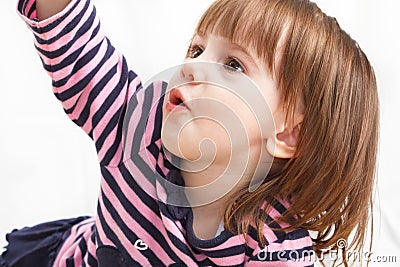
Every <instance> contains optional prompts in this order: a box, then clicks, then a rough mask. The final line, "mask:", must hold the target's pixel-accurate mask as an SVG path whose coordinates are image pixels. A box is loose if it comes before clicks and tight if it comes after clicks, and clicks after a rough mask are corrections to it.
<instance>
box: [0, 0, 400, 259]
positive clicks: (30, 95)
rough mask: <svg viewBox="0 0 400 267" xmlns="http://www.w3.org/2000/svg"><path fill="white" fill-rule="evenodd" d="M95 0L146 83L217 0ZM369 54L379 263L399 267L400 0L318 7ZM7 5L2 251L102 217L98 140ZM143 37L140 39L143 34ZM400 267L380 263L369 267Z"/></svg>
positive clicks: (1, 111) (1, 100)
mask: <svg viewBox="0 0 400 267" xmlns="http://www.w3.org/2000/svg"><path fill="white" fill-rule="evenodd" d="M137 2H139V1H126V0H125V1H123V0H114V1H106V0H96V2H95V3H96V6H97V9H98V12H99V14H100V17H101V19H102V23H103V25H104V27H105V29H106V32H107V33H108V36H109V37H110V39H111V40H112V42H113V43H114V45H115V46H117V47H118V48H119V49H120V50H121V51H123V53H124V54H125V56H126V57H127V59H128V62H129V64H130V66H131V67H132V66H133V68H134V69H135V70H136V72H137V73H138V74H139V75H141V77H142V79H143V81H146V80H147V79H149V78H150V77H151V76H152V75H154V74H156V73H158V72H159V71H162V70H164V69H165V68H167V67H171V66H174V65H176V64H179V63H180V62H181V60H182V58H183V56H184V54H185V51H186V47H187V45H188V41H189V40H190V37H191V35H192V31H193V29H194V26H195V24H196V22H197V20H198V19H199V17H200V15H201V13H202V12H203V10H204V9H205V8H206V7H207V6H208V5H209V4H210V3H211V2H212V1H211V0H201V1H200V0H186V1H182V0H168V1H162V0H147V1H144V0H143V1H140V3H137ZM316 2H317V3H318V4H319V5H320V7H321V8H322V9H323V10H324V11H325V12H326V13H327V14H329V15H331V16H335V17H336V18H337V20H338V21H339V23H340V24H341V25H342V27H343V28H344V29H345V30H346V31H347V32H348V33H350V35H351V36H352V37H353V38H354V39H356V40H357V41H358V42H359V44H360V46H361V48H362V49H363V50H364V51H365V52H366V54H367V56H368V57H369V59H370V61H371V63H372V65H373V67H374V68H375V72H376V75H377V79H378V86H379V93H380V102H381V134H380V152H379V162H378V164H379V169H378V189H377V194H376V196H375V207H374V223H375V227H374V247H373V249H372V252H373V253H374V254H373V255H375V256H385V255H386V256H388V255H397V264H399V263H400V230H399V228H398V223H399V221H400V209H399V208H398V203H400V197H399V195H400V192H399V187H400V181H399V174H398V170H397V166H398V165H399V164H400V163H399V159H400V157H399V154H398V153H399V151H400V144H399V141H398V136H399V131H400V126H399V123H400V120H399V115H400V112H399V103H398V102H399V100H400V66H399V64H400V56H399V49H400V37H399V32H400V31H399V28H400V17H399V16H398V10H399V8H400V3H399V2H398V0H385V1H371V0H347V1H346V0H339V1H338V0H336V1H329V0H318V1H316ZM15 5H16V1H12V0H7V1H0V10H1V13H2V25H3V29H2V34H1V37H0V38H1V41H0V51H1V52H0V121H1V126H0V127H1V128H0V129H1V130H0V205H1V206H0V207H1V210H0V246H1V247H3V246H4V245H6V241H5V239H4V236H5V234H6V233H7V232H9V231H11V230H12V229H14V228H19V227H23V226H27V225H34V224H37V223H40V222H44V221H48V220H53V219H61V218H68V217H74V216H79V215H83V214H94V213H95V210H96V202H97V194H98V189H99V170H98V167H97V158H96V153H95V148H94V146H93V145H92V142H91V140H90V139H89V138H88V137H87V136H86V135H85V134H84V133H83V131H81V130H80V129H79V128H78V127H75V125H74V124H73V123H72V122H71V121H69V119H68V118H67V117H66V115H64V113H63V110H62V108H61V106H60V104H59V103H58V101H57V100H56V98H55V97H54V96H53V94H52V92H51V86H50V80H49V78H48V77H47V76H46V74H45V72H44V71H43V70H42V68H41V62H40V60H39V58H38V56H37V54H36V52H35V50H34V47H33V44H32V36H31V34H30V33H29V32H28V30H27V29H26V26H25V24H24V23H23V22H22V21H21V20H20V19H19V18H18V16H17V14H16V12H15ZM139 36H140V37H139ZM381 265H382V266H396V264H394V263H384V264H383V263H380V264H378V263H372V264H371V265H370V266H381Z"/></svg>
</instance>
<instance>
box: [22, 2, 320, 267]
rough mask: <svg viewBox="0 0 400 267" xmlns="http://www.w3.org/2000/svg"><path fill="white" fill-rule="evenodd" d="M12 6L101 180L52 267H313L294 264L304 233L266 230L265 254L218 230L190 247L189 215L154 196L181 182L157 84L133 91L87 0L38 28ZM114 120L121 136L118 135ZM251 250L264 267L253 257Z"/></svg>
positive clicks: (31, 7)
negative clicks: (165, 141)
mask: <svg viewBox="0 0 400 267" xmlns="http://www.w3.org/2000/svg"><path fill="white" fill-rule="evenodd" d="M17 8H18V11H19V13H20V15H21V17H22V19H23V20H24V21H25V22H26V23H27V24H28V26H29V27H30V29H31V30H32V32H33V34H34V43H35V47H36V49H37V51H38V53H39V56H40V58H41V60H42V63H43V67H44V69H45V70H46V71H47V73H48V74H49V76H50V77H51V79H52V84H53V91H54V94H55V96H56V97H57V99H58V100H60V101H61V103H62V106H63V108H64V110H65V113H66V114H67V115H68V116H69V117H70V119H71V120H72V121H73V122H74V123H75V124H77V125H78V126H79V127H81V128H82V129H83V130H84V131H85V132H86V134H87V135H88V136H89V137H90V138H92V139H93V141H94V144H95V147H96V150H97V153H98V158H99V163H100V170H101V176H102V177H101V190H100V193H99V199H98V209H97V215H96V216H95V217H94V218H90V219H87V220H84V221H82V222H80V223H78V224H76V225H75V226H73V227H72V228H71V229H70V231H68V235H67V236H66V238H65V240H64V243H63V245H62V246H61V248H60V249H59V251H58V254H57V257H56V259H55V262H54V266H68V267H69V266H244V265H248V266H253V265H254V266H258V265H259V266H312V265H313V262H314V257H309V258H308V257H305V256H304V255H309V254H312V242H311V238H310V236H309V234H308V232H307V231H306V230H304V229H297V230H295V231H291V232H284V231H278V230H272V229H271V227H269V226H268V225H267V224H266V225H265V230H264V235H265V238H266V241H267V247H261V244H260V242H259V240H258V237H257V232H256V230H255V229H254V228H251V229H250V232H249V235H247V236H246V237H244V236H243V235H234V234H232V233H230V232H229V231H227V230H225V231H223V232H222V233H221V234H219V235H218V236H216V237H215V238H213V239H210V240H201V239H198V238H197V237H196V236H195V234H194V232H193V229H192V221H193V215H192V212H191V210H190V209H189V208H179V207H173V206H169V205H166V204H164V203H163V202H161V201H158V198H157V194H159V192H161V191H162V190H163V188H162V179H167V180H169V181H172V182H181V181H180V179H181V177H180V175H179V171H177V170H175V169H173V168H172V165H171V164H170V163H169V162H168V160H167V159H166V157H165V155H164V152H163V150H162V146H161V141H160V130H161V103H162V99H163V98H162V96H163V93H164V92H165V87H166V84H165V83H162V82H159V83H154V84H152V85H150V86H149V87H148V88H145V89H144V88H142V85H141V82H140V79H139V78H138V76H137V75H136V74H135V73H134V72H133V71H131V70H129V68H128V65H127V62H126V60H125V58H124V57H123V56H122V55H121V54H120V53H119V52H118V51H117V50H115V48H114V47H113V46H112V44H111V42H110V41H109V40H108V39H107V38H106V37H105V35H104V34H103V32H102V30H101V26H100V22H99V19H98V17H97V15H96V9H95V8H94V6H93V5H92V3H91V2H90V1H89V0H73V1H71V3H70V4H69V5H68V6H67V8H65V9H64V10H63V11H62V12H60V13H59V14H57V15H55V16H53V17H51V18H49V19H47V20H44V21H40V22H39V21H37V19H36V4H35V1H34V0H20V1H19V3H18V7H17ZM124 121H125V122H128V123H129V129H124V128H123V125H124ZM123 144H125V146H123ZM123 148H126V149H125V150H124V149H123ZM155 177H159V178H160V177H161V178H162V179H161V180H160V179H157V178H155ZM284 204H285V203H282V204H279V205H276V206H274V208H273V209H272V211H271V213H270V214H269V216H270V217H269V220H273V218H276V216H278V215H279V214H282V213H283V212H285V210H286V207H285V206H284ZM272 226H273V227H276V228H278V229H279V228H281V227H284V225H279V224H278V223H274V224H273V225H272ZM260 252H262V253H264V252H265V253H266V254H263V256H265V258H266V259H268V261H266V260H265V259H260V255H261V254H260ZM304 252H306V253H304ZM293 255H297V256H296V257H293ZM282 257H284V258H285V257H286V259H290V260H289V261H284V260H282ZM295 258H297V259H296V260H293V259H295Z"/></svg>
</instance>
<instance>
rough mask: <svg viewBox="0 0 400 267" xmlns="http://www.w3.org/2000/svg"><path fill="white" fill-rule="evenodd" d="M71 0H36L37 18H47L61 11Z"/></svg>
mask: <svg viewBox="0 0 400 267" xmlns="http://www.w3.org/2000/svg"><path fill="white" fill-rule="evenodd" d="M69 2H71V0H36V11H37V19H38V20H39V21H41V20H44V19H47V18H49V17H51V16H53V15H55V14H57V13H59V12H60V11H62V10H63V9H64V8H65V7H66V6H67V5H68V4H69Z"/></svg>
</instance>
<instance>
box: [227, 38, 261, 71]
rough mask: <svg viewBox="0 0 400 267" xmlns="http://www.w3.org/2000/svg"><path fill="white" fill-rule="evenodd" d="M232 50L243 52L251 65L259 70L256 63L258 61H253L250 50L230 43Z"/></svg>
mask: <svg viewBox="0 0 400 267" xmlns="http://www.w3.org/2000/svg"><path fill="white" fill-rule="evenodd" d="M228 46H229V48H230V49H232V50H237V51H239V52H241V53H242V54H243V55H244V57H245V58H246V59H247V60H248V61H250V63H251V64H253V65H254V66H255V67H256V68H257V69H259V66H258V64H257V63H256V61H255V60H254V59H253V57H252V56H251V55H250V53H249V52H248V50H247V49H246V48H244V47H243V46H241V45H239V44H236V43H233V42H230V44H229V45H228Z"/></svg>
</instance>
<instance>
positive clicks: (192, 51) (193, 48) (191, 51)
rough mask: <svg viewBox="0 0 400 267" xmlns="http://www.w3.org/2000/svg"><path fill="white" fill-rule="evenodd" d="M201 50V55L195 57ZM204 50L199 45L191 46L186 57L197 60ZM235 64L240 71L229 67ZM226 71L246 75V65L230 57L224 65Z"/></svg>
mask: <svg viewBox="0 0 400 267" xmlns="http://www.w3.org/2000/svg"><path fill="white" fill-rule="evenodd" d="M199 50H201V52H200V54H199V55H197V56H196V55H195V53H196V52H199ZM203 51H204V49H203V48H202V47H201V46H199V45H190V47H189V49H188V51H187V54H186V57H188V58H196V57H198V56H200V55H201V53H203ZM232 62H235V64H237V65H238V66H237V68H240V70H238V69H237V68H236V67H232V66H230V65H229V63H232ZM224 66H225V69H226V70H228V71H230V72H242V73H246V68H245V67H244V65H243V64H242V63H241V62H240V60H238V59H237V58H234V57H228V58H227V59H226V61H225V63H224Z"/></svg>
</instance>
